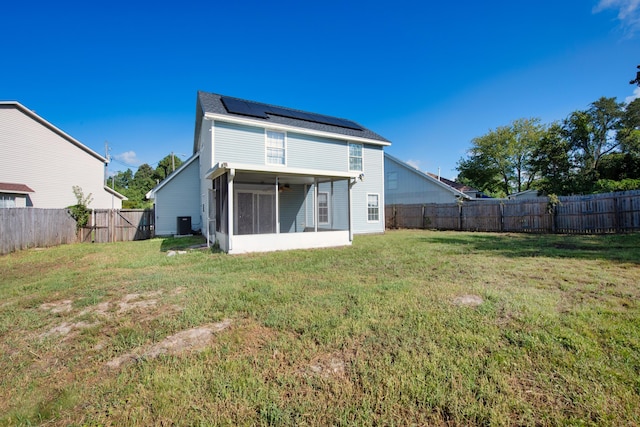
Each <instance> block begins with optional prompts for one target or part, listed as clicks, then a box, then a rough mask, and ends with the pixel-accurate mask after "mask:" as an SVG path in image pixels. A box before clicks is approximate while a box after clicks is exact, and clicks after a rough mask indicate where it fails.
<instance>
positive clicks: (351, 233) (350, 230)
mask: <svg viewBox="0 0 640 427" xmlns="http://www.w3.org/2000/svg"><path fill="white" fill-rule="evenodd" d="M355 183H356V181H355V180H354V181H353V182H351V179H349V180H348V181H347V187H348V191H347V198H348V199H349V203H347V209H348V210H349V241H350V242H353V218H352V215H351V211H352V209H351V199H352V197H351V188H352V187H353V185H354V184H355Z"/></svg>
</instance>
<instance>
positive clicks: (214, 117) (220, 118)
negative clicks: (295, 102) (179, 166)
mask: <svg viewBox="0 0 640 427" xmlns="http://www.w3.org/2000/svg"><path fill="white" fill-rule="evenodd" d="M203 118H205V119H207V120H216V121H221V122H228V123H237V124H243V125H249V126H257V127H261V128H265V127H268V128H270V129H274V130H281V131H283V132H286V131H291V132H295V133H301V134H305V135H314V136H322V137H325V138H331V139H338V140H341V141H354V142H360V143H366V144H373V145H383V146H389V145H391V143H390V142H386V141H380V140H377V139H370V138H362V137H359V136H351V135H343V134H341V133H333V132H323V131H319V130H313V129H306V128H299V127H295V126H287V125H282V124H278V123H265V122H264V121H262V120H251V119H246V118H239V117H231V116H227V115H224V114H215V113H209V112H207V113H204V115H203Z"/></svg>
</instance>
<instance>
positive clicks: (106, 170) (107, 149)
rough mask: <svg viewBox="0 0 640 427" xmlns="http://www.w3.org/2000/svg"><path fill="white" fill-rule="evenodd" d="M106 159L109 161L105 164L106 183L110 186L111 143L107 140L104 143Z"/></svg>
mask: <svg viewBox="0 0 640 427" xmlns="http://www.w3.org/2000/svg"><path fill="white" fill-rule="evenodd" d="M104 158H105V159H107V161H106V162H105V164H104V182H105V183H107V185H108V184H109V163H110V162H111V157H110V156H109V141H107V140H106V139H105V141H104Z"/></svg>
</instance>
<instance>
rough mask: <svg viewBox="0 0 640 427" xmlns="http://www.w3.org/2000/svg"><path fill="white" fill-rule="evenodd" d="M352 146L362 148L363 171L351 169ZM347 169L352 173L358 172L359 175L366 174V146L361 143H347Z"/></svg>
mask: <svg viewBox="0 0 640 427" xmlns="http://www.w3.org/2000/svg"><path fill="white" fill-rule="evenodd" d="M352 145H359V146H360V160H361V164H362V169H360V170H356V169H351V146H352ZM347 169H348V170H349V171H351V172H358V174H361V173H364V144H361V143H359V142H351V141H347Z"/></svg>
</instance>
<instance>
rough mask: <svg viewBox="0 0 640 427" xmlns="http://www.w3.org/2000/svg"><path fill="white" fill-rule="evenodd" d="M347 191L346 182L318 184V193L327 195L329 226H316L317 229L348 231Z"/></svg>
mask: <svg viewBox="0 0 640 427" xmlns="http://www.w3.org/2000/svg"><path fill="white" fill-rule="evenodd" d="M348 191H349V188H348V182H347V181H346V180H342V181H334V182H333V183H331V182H322V183H320V184H318V192H322V193H328V194H329V226H326V225H324V224H318V227H320V228H326V227H328V228H331V229H333V230H348V229H349V193H348Z"/></svg>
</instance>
